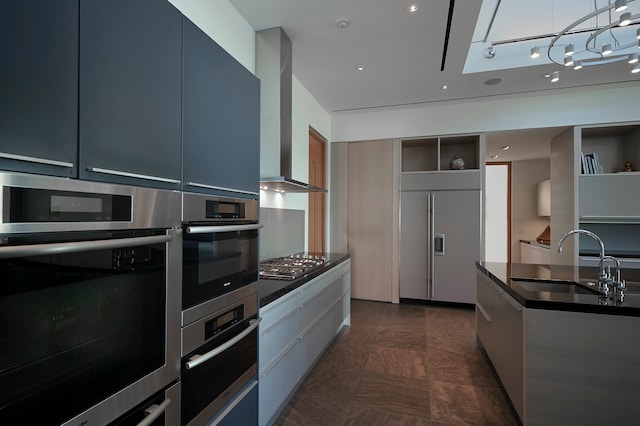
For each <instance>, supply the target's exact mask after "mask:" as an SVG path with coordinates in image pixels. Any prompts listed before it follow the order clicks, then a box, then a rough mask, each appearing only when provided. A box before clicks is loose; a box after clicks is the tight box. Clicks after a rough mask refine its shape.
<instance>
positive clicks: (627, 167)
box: [623, 161, 633, 172]
mask: <svg viewBox="0 0 640 426" xmlns="http://www.w3.org/2000/svg"><path fill="white" fill-rule="evenodd" d="M623 171H625V172H632V171H633V164H632V163H631V161H625V162H624V170H623Z"/></svg>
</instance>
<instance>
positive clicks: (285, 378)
mask: <svg viewBox="0 0 640 426" xmlns="http://www.w3.org/2000/svg"><path fill="white" fill-rule="evenodd" d="M298 350H299V345H298V344H297V342H294V344H292V345H291V346H289V347H288V348H286V350H285V352H284V354H283V356H282V358H280V359H279V360H277V361H276V362H274V363H272V364H271V365H269V366H267V367H266V369H265V370H264V371H263V372H262V373H261V374H260V378H259V380H258V417H259V424H261V425H265V424H268V422H269V420H270V419H271V417H273V415H274V414H275V413H276V412H277V411H278V410H279V408H280V406H281V405H282V403H284V402H285V401H286V400H287V399H288V397H289V393H291V391H292V390H293V389H294V388H295V386H296V385H297V383H298V379H299V377H300V374H299V369H298Z"/></svg>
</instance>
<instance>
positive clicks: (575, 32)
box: [531, 0, 640, 81]
mask: <svg viewBox="0 0 640 426" xmlns="http://www.w3.org/2000/svg"><path fill="white" fill-rule="evenodd" d="M633 1H634V0H616V1H615V2H612V1H609V2H608V3H607V4H606V5H605V6H602V7H599V8H598V6H597V3H596V2H595V1H594V9H595V10H594V11H593V12H590V13H588V14H586V15H585V16H583V17H582V18H580V19H578V20H576V21H575V22H573V23H572V24H570V25H568V26H567V27H566V28H565V29H563V30H562V31H560V32H559V33H558V34H557V35H555V36H554V37H553V39H552V40H551V42H550V43H549V45H548V46H546V48H547V56H548V57H549V60H550V61H552V62H554V63H556V64H558V65H563V66H565V67H572V68H573V69H575V70H579V69H581V68H583V67H586V66H593V65H603V64H607V63H612V62H619V61H627V62H628V63H629V64H631V65H632V68H631V72H632V73H638V72H640V64H639V63H638V53H640V28H637V29H636V30H635V31H634V28H633V27H636V26H638V24H639V23H640V22H638V20H639V18H640V14H638V13H636V14H632V13H631V12H630V11H629V7H628V3H631V2H633ZM589 20H595V22H596V25H595V28H592V29H590V30H583V29H580V26H581V25H582V24H584V23H585V22H587V21H589ZM601 20H603V21H604V24H601V25H599V24H598V22H600V21H601ZM576 47H578V48H576ZM539 56H540V47H539V46H534V47H533V48H531V57H532V58H534V59H535V58H537V57H539ZM556 73H557V71H556ZM554 74H555V73H554ZM554 77H556V76H554ZM556 80H557V77H556ZM552 81H553V80H552Z"/></svg>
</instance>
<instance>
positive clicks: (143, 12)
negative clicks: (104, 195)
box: [79, 0, 182, 189]
mask: <svg viewBox="0 0 640 426" xmlns="http://www.w3.org/2000/svg"><path fill="white" fill-rule="evenodd" d="M181 65H182V15H181V14H180V12H179V11H178V10H177V9H176V8H175V7H173V6H172V5H171V4H170V3H169V2H168V1H158V0H136V1H131V0H110V1H104V0H82V3H81V8H80V119H79V121H80V126H79V129H80V133H79V137H80V149H79V154H80V156H79V159H80V171H79V176H80V178H81V179H87V180H96V181H103V182H113V183H122V184H131V185H141V186H152V187H157V188H164V189H180V177H181V157H180V153H181Z"/></svg>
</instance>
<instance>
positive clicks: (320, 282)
mask: <svg viewBox="0 0 640 426" xmlns="http://www.w3.org/2000/svg"><path fill="white" fill-rule="evenodd" d="M325 259H326V261H325V262H324V264H323V265H322V266H321V267H318V268H314V269H313V270H312V271H311V272H310V273H308V274H305V275H302V276H300V277H298V278H296V279H293V280H273V279H262V278H261V279H260V283H259V295H260V296H259V297H260V318H261V319H262V321H261V322H260V325H259V327H258V339H259V340H258V354H259V355H258V358H259V365H258V370H259V379H258V386H259V398H258V399H259V400H258V420H259V424H260V425H264V424H271V422H273V421H274V420H275V418H276V417H277V416H278V414H279V413H280V411H281V410H282V408H284V406H285V405H286V403H287V402H288V401H289V399H290V398H291V396H292V395H293V393H294V392H295V390H296V389H297V387H298V386H299V385H300V383H302V381H303V380H304V378H305V377H306V375H307V373H308V372H309V371H310V370H311V368H312V367H313V365H314V364H315V363H316V361H317V360H318V359H319V358H320V357H321V356H322V354H323V353H324V351H325V350H326V348H327V347H328V346H329V344H330V343H331V342H332V341H333V339H334V338H335V336H336V335H337V333H338V332H339V331H340V330H341V329H342V327H343V326H344V325H348V324H349V321H350V312H351V279H350V277H351V259H350V256H349V255H348V254H332V253H329V254H326V255H325Z"/></svg>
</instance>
